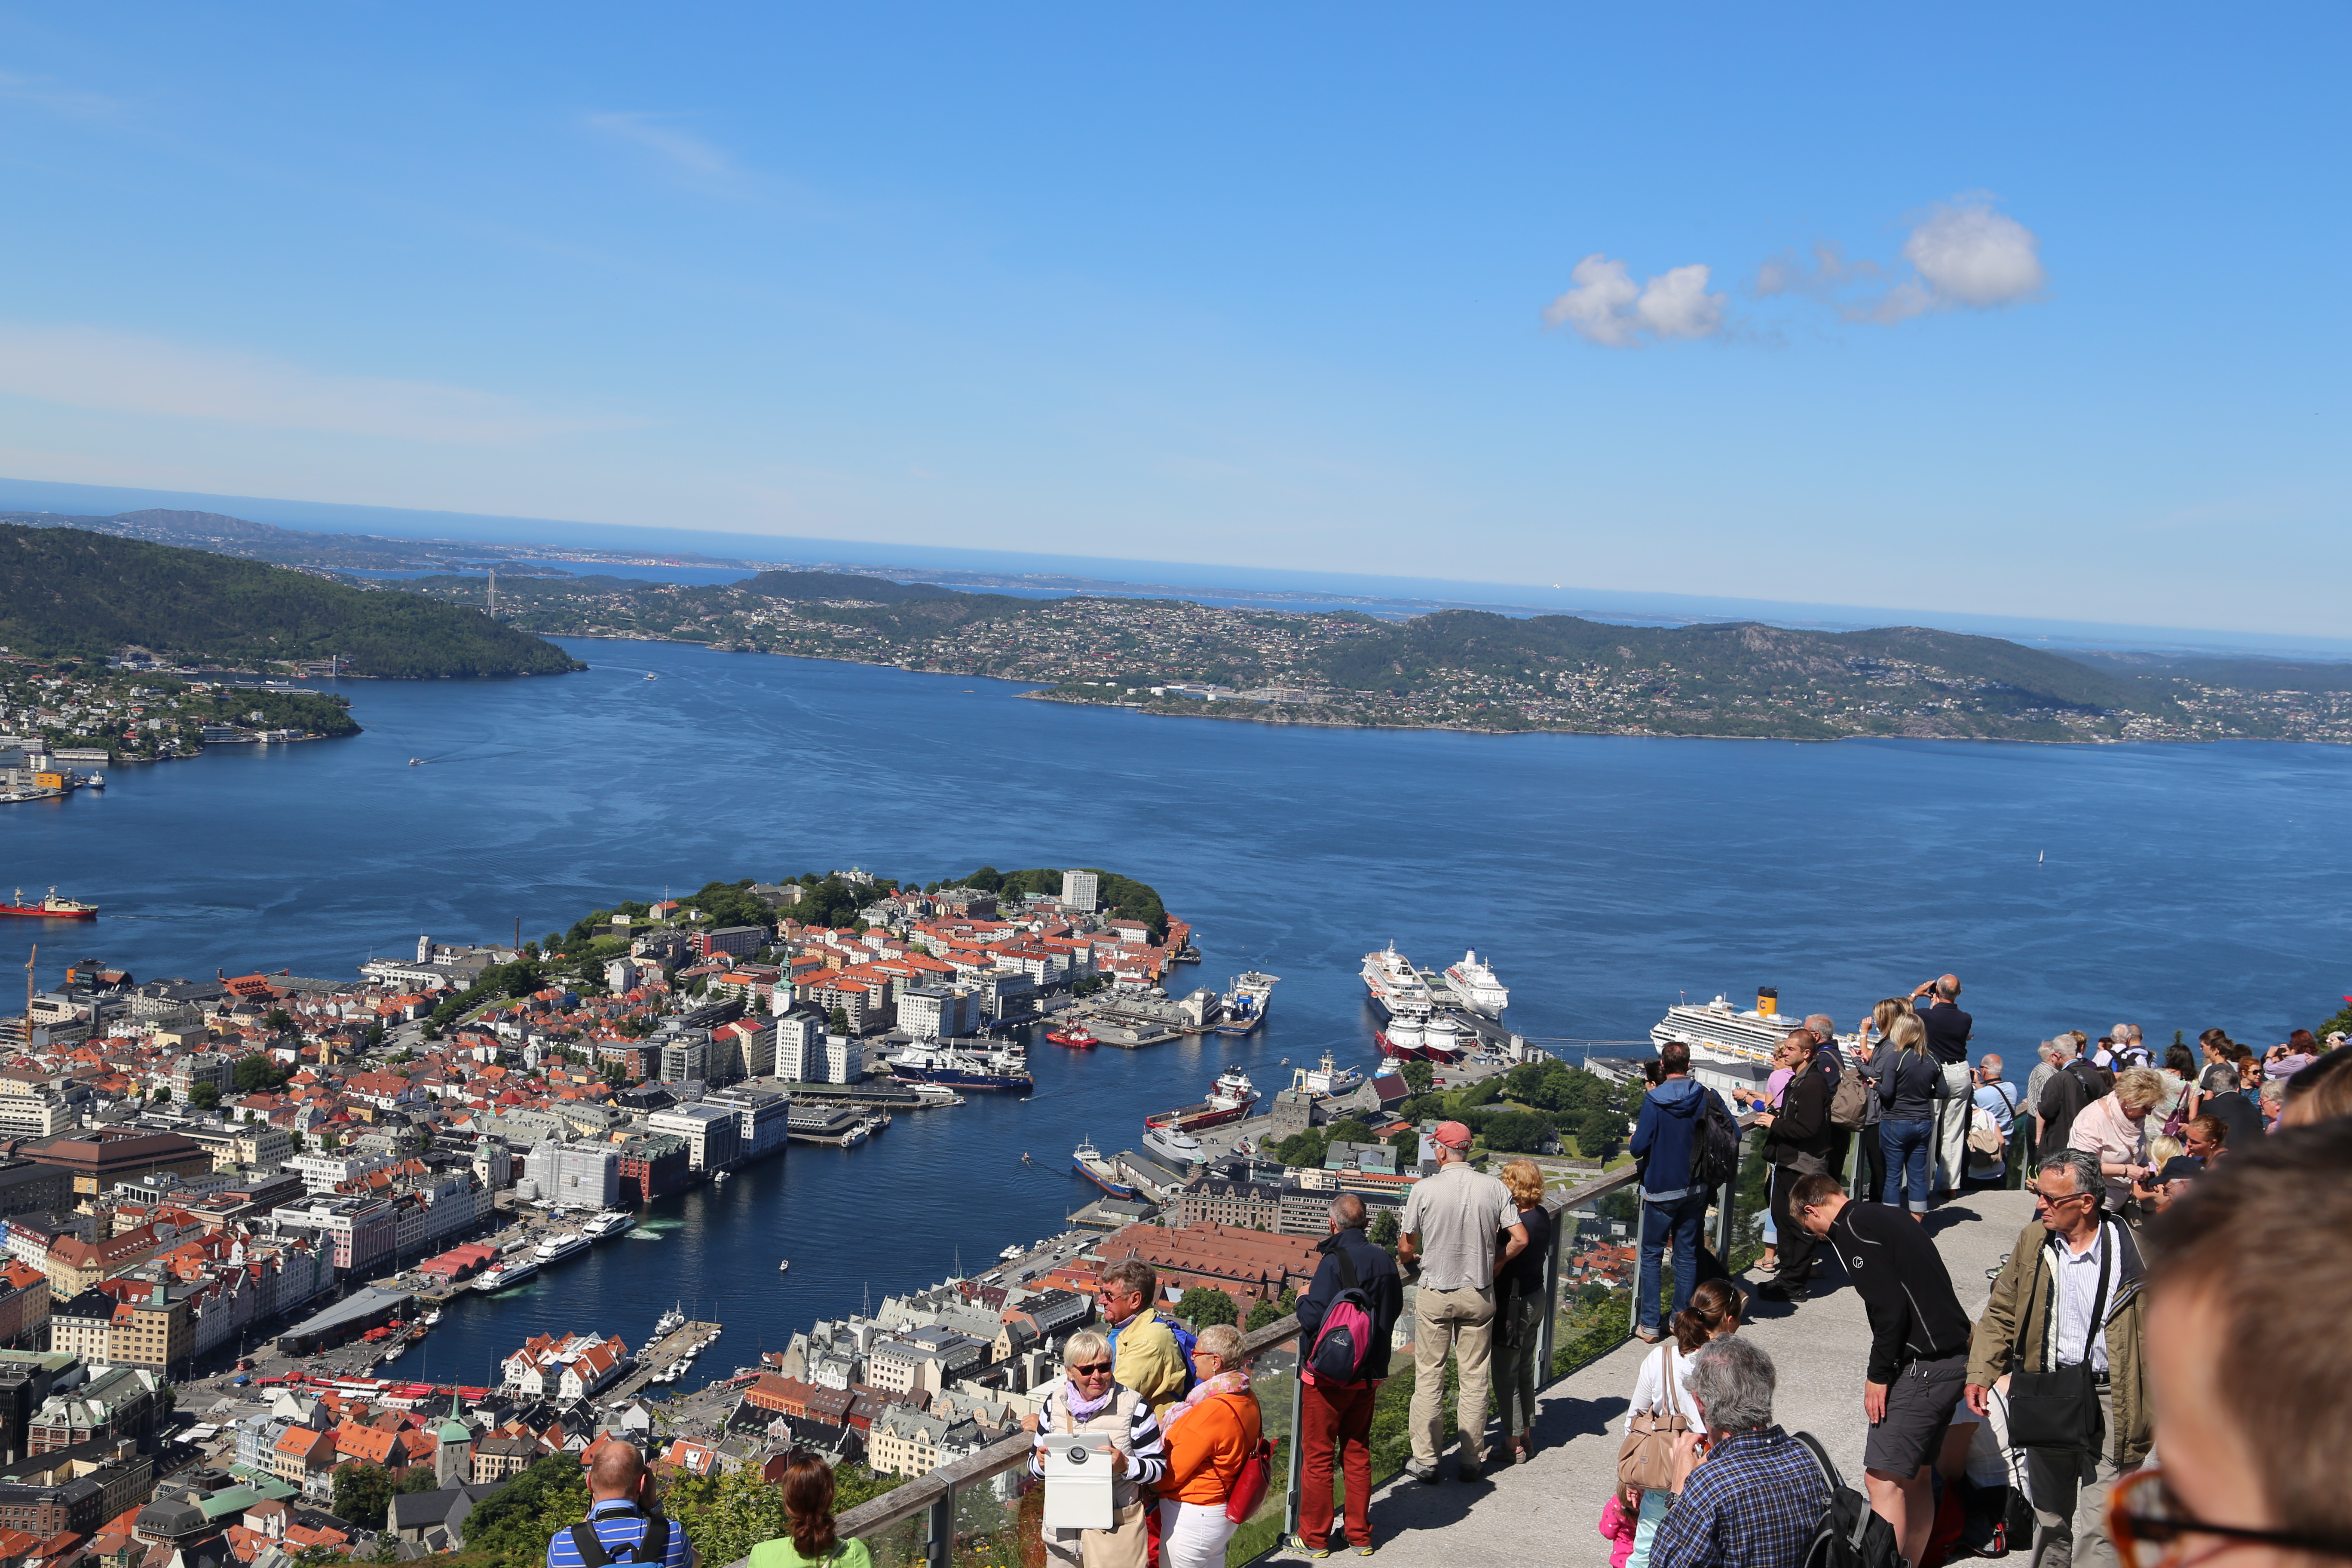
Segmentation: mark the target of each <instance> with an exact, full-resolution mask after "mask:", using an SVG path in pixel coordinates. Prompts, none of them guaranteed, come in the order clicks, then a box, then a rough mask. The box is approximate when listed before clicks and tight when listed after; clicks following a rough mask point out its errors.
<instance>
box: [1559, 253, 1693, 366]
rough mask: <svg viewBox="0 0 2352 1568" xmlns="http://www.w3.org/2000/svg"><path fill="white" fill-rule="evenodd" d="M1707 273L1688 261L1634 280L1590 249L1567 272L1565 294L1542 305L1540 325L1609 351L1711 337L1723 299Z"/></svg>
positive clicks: (1617, 264) (1622, 267)
mask: <svg viewBox="0 0 2352 1568" xmlns="http://www.w3.org/2000/svg"><path fill="white" fill-rule="evenodd" d="M1707 277H1708V271H1707V268H1706V265H1705V264H1704V263H1702V262H1693V263H1692V264H1690V265H1689V266H1687V267H1676V268H1670V269H1668V270H1667V271H1664V272H1661V273H1659V274H1658V275H1657V276H1656V277H1654V278H1651V279H1647V280H1646V281H1644V282H1642V283H1639V284H1636V283H1635V282H1634V281H1633V277H1632V275H1631V274H1630V273H1629V272H1628V271H1627V270H1626V267H1625V264H1624V263H1623V262H1622V261H1612V260H1611V259H1610V258H1607V257H1606V256H1603V255H1601V254H1600V253H1599V252H1597V251H1596V252H1595V253H1594V254H1592V255H1591V256H1588V257H1586V258H1584V259H1583V260H1581V261H1580V262H1578V263H1577V264H1576V267H1575V269H1574V270H1573V271H1571V272H1570V274H1569V280H1570V289H1569V290H1568V292H1566V293H1565V294H1562V295H1561V296H1559V298H1558V299H1557V300H1553V301H1552V302H1551V303H1550V304H1549V305H1548V306H1546V307H1545V308H1544V324H1545V325H1546V326H1548V327H1561V326H1565V327H1569V328H1571V329H1573V330H1574V331H1575V332H1576V334H1577V336H1579V337H1580V338H1582V339H1583V340H1584V341H1585V342H1589V343H1599V344H1601V346H1602V347H1604V348H1612V349H1622V348H1633V347H1636V346H1638V345H1640V344H1641V343H1643V342H1646V341H1650V340H1661V341H1663V340H1669V339H1675V338H1707V337H1713V336H1715V335H1716V334H1717V333H1718V332H1720V331H1722V330H1723V307H1724V297H1723V296H1722V295H1720V294H1710V293H1708V292H1707V291H1706V283H1707Z"/></svg>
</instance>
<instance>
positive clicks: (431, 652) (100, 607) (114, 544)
mask: <svg viewBox="0 0 2352 1568" xmlns="http://www.w3.org/2000/svg"><path fill="white" fill-rule="evenodd" d="M0 643H5V645H6V646H8V647H12V648H14V649H16V651H17V652H20V653H29V654H34V655H37V656H40V657H44V658H49V657H57V656H60V655H66V654H79V655H84V656H92V655H95V656H101V657H102V656H105V655H108V654H111V653H112V652H114V651H115V650H116V649H118V648H121V647H125V646H130V645H136V646H138V647H144V648H148V649H151V650H152V651H153V652H155V653H157V654H165V655H174V656H180V657H184V658H195V659H202V660H206V661H218V662H224V663H232V664H240V665H242V664H250V663H254V662H256V661H261V660H269V659H307V658H327V657H329V656H330V655H341V658H342V659H343V662H344V668H346V669H347V670H348V671H349V672H350V673H352V674H353V675H362V676H377V677H382V678H384V679H398V680H433V679H457V678H464V677H469V676H503V675H557V674H562V673H563V672H564V671H567V670H573V669H584V668H587V667H586V666H585V665H583V664H582V663H580V661H579V660H577V659H575V658H572V656H571V655H570V654H567V653H565V652H564V651H563V650H562V648H559V647H555V646H554V645H553V644H551V643H549V642H547V641H545V640H543V639H541V638H540V637H534V636H533V635H531V634H530V633H529V632H526V631H521V630H519V629H517V628H515V627H513V626H504V625H501V624H499V623H498V622H495V621H492V620H490V619H488V617H487V616H483V615H482V614H480V613H479V612H478V611H475V610H468V609H465V608H462V607H459V606H457V605H443V604H436V603H435V602H434V601H432V600H430V599H427V598H425V597H423V596H422V595H415V594H402V593H393V592H385V591H376V590H369V589H363V588H352V587H346V586H344V585H343V584H340V583H331V582H328V581H326V580H324V579H323V578H319V577H314V576H310V575H309V574H305V573H300V572H292V571H288V570H285V569H283V568H280V567H275V566H268V565H264V564H262V563H258V562H253V561H241V560H236V559H233V558H231V557H228V556H225V555H214V554H210V553H207V552H204V551H201V550H181V549H176V548H173V546H170V545H164V544H149V543H146V542H142V541H139V540H131V539H122V538H118V537H115V536H112V535H109V534H101V533H91V532H89V531H84V530H80V529H67V528H20V527H14V526H5V525H0Z"/></svg>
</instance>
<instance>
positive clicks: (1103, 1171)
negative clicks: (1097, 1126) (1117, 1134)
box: [1014, 1138, 1135, 1257]
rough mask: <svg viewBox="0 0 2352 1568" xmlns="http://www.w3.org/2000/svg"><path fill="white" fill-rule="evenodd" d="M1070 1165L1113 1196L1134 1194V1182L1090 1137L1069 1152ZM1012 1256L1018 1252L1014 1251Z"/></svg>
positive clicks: (1016, 1255) (1122, 1196) (1130, 1195)
mask: <svg viewBox="0 0 2352 1568" xmlns="http://www.w3.org/2000/svg"><path fill="white" fill-rule="evenodd" d="M1070 1166H1071V1168H1072V1169H1073V1170H1075V1171H1076V1172H1077V1173H1078V1174H1079V1175H1081V1176H1084V1177H1085V1178H1086V1179H1087V1181H1089V1182H1092V1183H1093V1184H1095V1185H1097V1186H1098V1187H1100V1188H1101V1189H1102V1190H1103V1191H1105V1192H1107V1193H1108V1194H1110V1195H1111V1196H1113V1197H1115V1198H1131V1197H1133V1196H1135V1184H1134V1183H1132V1182H1130V1181H1129V1180H1127V1173H1125V1172H1124V1171H1121V1170H1120V1169H1119V1168H1118V1166H1117V1165H1114V1164H1112V1163H1110V1162H1109V1161H1108V1160H1106V1159H1104V1158H1103V1157H1102V1151H1101V1150H1099V1149H1097V1148H1096V1147H1095V1141H1094V1140H1093V1139H1091V1138H1089V1139H1087V1141H1086V1142H1083V1143H1081V1144H1079V1145H1078V1146H1077V1148H1076V1149H1075V1150H1074V1151H1072V1152H1071V1154H1070ZM1014 1256H1015V1257H1018V1256H1019V1253H1018V1252H1017V1251H1016V1252H1015V1253H1014Z"/></svg>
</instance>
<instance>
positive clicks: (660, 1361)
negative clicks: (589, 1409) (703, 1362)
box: [598, 1323, 719, 1401]
mask: <svg viewBox="0 0 2352 1568" xmlns="http://www.w3.org/2000/svg"><path fill="white" fill-rule="evenodd" d="M718 1331H719V1325H718V1324H717V1323H687V1324H684V1325H682V1326H680V1327H678V1328H675V1329H672V1330H671V1331H669V1332H667V1333H666V1334H664V1335H663V1336H662V1337H661V1338H659V1339H657V1340H656V1341H655V1342H653V1343H651V1344H649V1345H647V1346H646V1348H645V1349H643V1350H641V1351H639V1352H637V1366H636V1370H635V1372H632V1373H629V1374H628V1375H627V1376H626V1377H624V1378H623V1379H621V1381H620V1382H618V1383H615V1384H612V1385H611V1386H609V1387H607V1388H605V1389H604V1390H603V1391H602V1393H601V1394H599V1395H598V1397H600V1398H605V1399H612V1400H616V1401H617V1400H623V1399H627V1398H629V1397H631V1396H632V1395H634V1394H639V1393H642V1392H643V1391H644V1390H645V1389H646V1388H648V1387H650V1386H652V1384H653V1381H654V1374H655V1373H658V1372H660V1371H661V1370H662V1368H664V1367H666V1366H667V1365H669V1363H672V1362H674V1361H682V1360H684V1359H685V1357H686V1354H687V1352H688V1351H691V1350H693V1349H694V1348H695V1347H696V1346H698V1345H702V1344H707V1343H708V1342H709V1339H710V1336H711V1335H713V1334H715V1333H717V1332H718Z"/></svg>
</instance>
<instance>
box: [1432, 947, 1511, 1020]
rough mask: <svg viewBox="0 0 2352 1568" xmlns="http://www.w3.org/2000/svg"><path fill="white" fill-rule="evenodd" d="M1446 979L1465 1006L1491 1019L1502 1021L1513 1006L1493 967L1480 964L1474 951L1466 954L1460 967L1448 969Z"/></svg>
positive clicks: (1458, 964)
mask: <svg viewBox="0 0 2352 1568" xmlns="http://www.w3.org/2000/svg"><path fill="white" fill-rule="evenodd" d="M1445 978H1446V981H1447V983H1448V984H1451V985H1452V986H1453V987H1454V995H1456V996H1458V997H1460V998H1461V999H1462V1005H1464V1006H1465V1007H1472V1008H1475V1009H1476V1010H1477V1011H1479V1012H1481V1013H1484V1014H1486V1016H1488V1017H1489V1018H1499V1017H1501V1016H1503V1009H1504V1008H1506V1007H1507V1006H1509V1005H1511V993H1510V992H1509V990H1508V989H1507V988H1506V987H1505V986H1504V984H1503V983H1502V982H1501V981H1499V980H1497V979H1496V978H1495V970H1494V966H1493V965H1492V964H1489V963H1483V962H1481V961H1480V959H1479V957H1478V950H1477V949H1475V948H1472V949H1471V950H1470V951H1469V952H1465V953H1464V954H1463V955H1462V962H1461V963H1455V964H1451V965H1448V966H1447V968H1446V971H1445Z"/></svg>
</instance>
